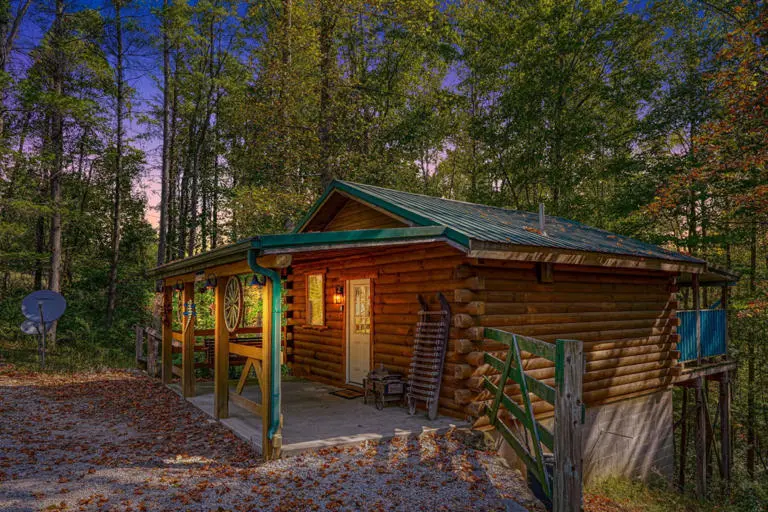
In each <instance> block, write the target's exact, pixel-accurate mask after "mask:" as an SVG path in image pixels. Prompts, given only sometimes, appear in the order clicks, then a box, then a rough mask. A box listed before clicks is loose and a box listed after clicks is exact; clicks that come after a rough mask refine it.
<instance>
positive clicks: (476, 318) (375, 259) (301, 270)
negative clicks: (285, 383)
mask: <svg viewBox="0 0 768 512" xmlns="http://www.w3.org/2000/svg"><path fill="white" fill-rule="evenodd" d="M314 257H315V258H317V257H318V255H317V254H315V255H314ZM553 270H554V271H553V278H554V282H552V283H540V282H539V280H538V278H537V271H536V266H535V264H533V263H515V262H501V261H494V260H470V259H467V258H465V257H464V256H463V255H462V254H461V253H460V252H459V251H456V250H454V249H453V248H451V247H448V246H447V245H440V244H432V245H429V246H419V247H413V246H411V247H408V248H402V247H401V248H389V249H385V250H384V249H377V250H376V253H375V254H370V253H368V254H364V255H352V256H346V257H345V256H341V255H336V256H334V257H332V258H327V259H317V260H315V261H302V259H301V258H300V257H296V258H295V259H294V265H293V266H292V268H291V273H290V275H289V276H288V290H287V296H288V299H287V301H288V306H287V309H288V317H289V318H288V334H287V337H288V347H289V348H288V353H289V362H290V363H291V365H292V367H293V368H294V371H295V372H296V373H297V374H299V375H305V376H307V377H310V378H313V379H317V380H320V381H323V382H327V383H330V384H334V385H344V383H345V375H346V367H345V366H346V342H345V339H346V338H345V332H344V313H343V312H342V308H341V306H340V305H336V304H333V292H334V289H335V287H336V286H337V285H344V286H345V287H346V283H345V281H346V280H348V279H360V278H370V279H371V284H372V290H371V291H372V296H373V304H372V307H373V319H372V321H373V325H372V361H371V367H372V368H374V367H376V366H378V365H379V364H384V366H385V367H386V368H388V369H390V370H393V371H397V372H400V373H403V374H407V371H408V366H409V363H410V358H411V355H412V347H413V335H414V329H415V324H416V321H417V315H416V313H417V311H418V310H419V303H418V300H417V295H418V294H419V293H421V294H422V295H423V296H424V297H425V298H427V299H428V300H429V301H430V302H431V303H433V304H434V306H435V308H437V305H436V303H435V293H436V292H438V291H441V292H442V293H443V294H444V295H445V296H446V298H447V299H448V301H449V302H450V304H451V313H452V318H453V326H452V328H451V336H450V341H449V345H448V353H447V356H446V365H445V372H444V375H443V384H442V389H441V395H440V406H441V409H442V413H443V414H451V415H454V416H458V417H465V416H473V417H478V416H481V415H482V412H483V409H484V404H485V403H487V402H488V401H489V400H490V397H489V396H488V394H487V392H485V391H483V390H482V376H483V375H489V376H490V377H491V379H492V380H494V379H495V377H494V376H493V375H492V373H493V372H492V371H491V369H490V368H489V367H488V366H486V365H484V364H483V361H482V357H483V352H485V351H490V352H498V353H497V355H499V356H501V357H503V355H504V352H499V351H501V350H503V346H501V345H499V344H496V343H494V342H491V341H488V340H483V339H482V331H483V328H484V327H496V328H499V329H503V330H507V331H510V332H515V333H518V334H523V335H528V336H533V337H536V338H539V339H543V340H545V341H552V342H554V340H555V339H557V338H569V339H578V340H581V341H583V342H584V349H585V358H586V373H585V380H584V398H585V401H586V403H587V405H588V406H594V405H599V404H605V403H610V402H614V401H617V400H621V399H624V398H630V397H633V396H638V395H642V394H648V393H652V392H654V391H656V390H660V389H665V388H666V387H668V385H669V383H670V382H671V379H672V377H673V376H674V375H675V372H677V371H678V369H677V368H676V366H677V358H678V356H679V354H678V353H677V352H676V344H677V341H678V335H677V334H676V327H677V324H678V320H677V318H676V317H675V312H676V309H677V302H676V288H675V285H674V276H673V275H672V274H669V273H663V272H656V271H633V270H620V269H603V268H593V267H577V266H565V265H555V266H554V269H553ZM312 272H323V273H324V274H325V278H326V279H325V287H326V290H325V291H326V325H325V326H323V327H320V328H318V327H309V326H305V300H306V299H305V286H306V275H307V274H308V273H312ZM524 356H529V355H528V354H524ZM526 370H527V371H528V372H529V373H530V375H531V376H533V377H535V378H538V379H542V380H544V381H545V382H548V383H550V384H551V383H553V380H554V365H553V363H552V362H550V361H547V360H545V359H541V358H531V357H526ZM507 391H508V394H510V395H512V396H514V395H515V393H516V389H515V386H508V387H507ZM534 409H535V410H536V411H537V413H539V414H541V415H542V416H547V415H549V414H551V406H549V404H547V403H545V402H543V401H535V402H534Z"/></svg>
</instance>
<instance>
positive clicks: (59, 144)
mask: <svg viewBox="0 0 768 512" xmlns="http://www.w3.org/2000/svg"><path fill="white" fill-rule="evenodd" d="M52 35H53V37H52V38H51V46H52V48H53V60H54V62H53V72H52V74H51V80H52V85H53V87H52V89H53V92H54V96H55V97H56V98H57V100H58V99H60V97H61V94H62V92H63V87H64V52H63V49H62V46H63V44H64V0H56V15H55V18H54V22H53V34H52ZM50 126H51V139H50V143H51V152H52V153H53V155H52V156H53V160H52V161H53V166H52V167H51V172H50V193H51V208H52V213H51V235H50V238H51V269H50V277H49V279H48V289H50V290H52V291H55V292H60V291H61V196H62V191H61V174H62V172H63V163H64V116H63V114H62V113H61V107H60V106H59V105H56V106H54V107H53V109H52V111H51V124H50ZM48 339H49V342H50V344H51V347H53V346H54V345H55V343H56V322H54V323H53V325H52V327H51V331H50V336H49V338H48Z"/></svg>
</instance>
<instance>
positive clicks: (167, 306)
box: [160, 285, 173, 384]
mask: <svg viewBox="0 0 768 512" xmlns="http://www.w3.org/2000/svg"><path fill="white" fill-rule="evenodd" d="M172 299H173V288H171V287H170V286H167V285H166V286H165V287H163V313H162V317H163V318H162V325H163V327H162V342H161V343H162V345H161V356H160V358H161V360H162V361H161V363H160V373H161V375H162V379H163V384H170V382H171V379H172V378H173V354H172V352H173V326H172V325H171V317H172V316H173V303H172Z"/></svg>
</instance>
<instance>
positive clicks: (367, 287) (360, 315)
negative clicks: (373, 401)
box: [346, 279, 371, 386]
mask: <svg viewBox="0 0 768 512" xmlns="http://www.w3.org/2000/svg"><path fill="white" fill-rule="evenodd" d="M346 322H347V324H346V328H347V382H348V383H350V384H357V385H360V386H362V385H363V378H364V377H365V376H366V375H367V374H368V372H369V371H370V370H371V280H370V279H354V280H352V281H347V314H346Z"/></svg>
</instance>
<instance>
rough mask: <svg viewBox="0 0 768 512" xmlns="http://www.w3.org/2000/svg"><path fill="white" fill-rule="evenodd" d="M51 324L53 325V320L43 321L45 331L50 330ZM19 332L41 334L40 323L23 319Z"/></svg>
mask: <svg viewBox="0 0 768 512" xmlns="http://www.w3.org/2000/svg"><path fill="white" fill-rule="evenodd" d="M52 326H53V322H45V330H46V331H50V330H51V327H52ZM21 332H23V333H24V334H34V335H36V336H39V335H41V334H43V333H42V332H40V323H39V322H33V321H32V320H24V321H23V322H22V323H21Z"/></svg>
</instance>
